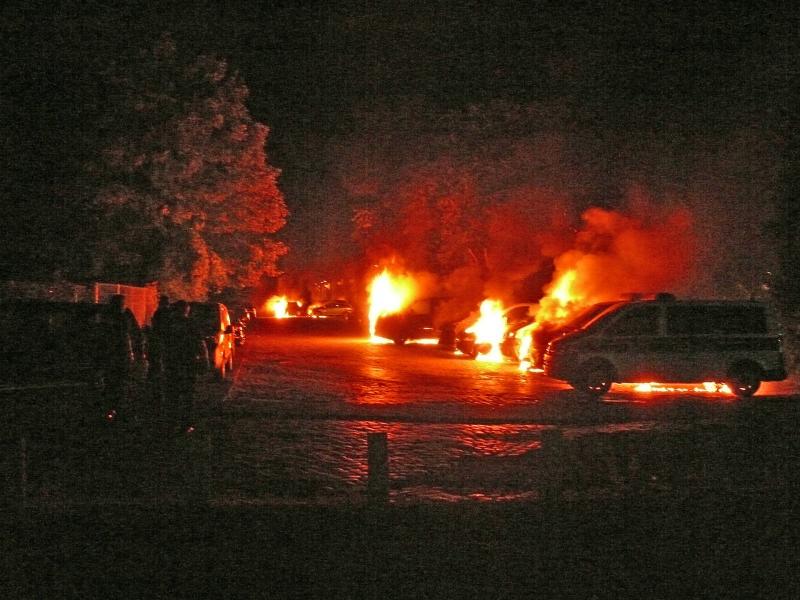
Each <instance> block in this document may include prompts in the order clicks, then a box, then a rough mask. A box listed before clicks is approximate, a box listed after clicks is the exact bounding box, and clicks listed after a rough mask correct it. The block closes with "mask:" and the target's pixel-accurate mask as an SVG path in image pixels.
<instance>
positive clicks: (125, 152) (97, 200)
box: [88, 35, 287, 299]
mask: <svg viewBox="0 0 800 600" xmlns="http://www.w3.org/2000/svg"><path fill="white" fill-rule="evenodd" d="M107 76H108V79H109V86H110V90H111V93H110V94H108V97H109V104H108V110H107V112H106V114H105V116H104V118H103V120H102V121H101V124H100V125H101V126H100V145H101V147H102V150H101V151H100V152H99V156H98V158H97V159H96V160H94V161H93V162H92V163H91V165H90V166H89V169H88V171H89V175H90V183H89V185H90V193H91V195H92V197H93V198H94V204H95V206H96V208H97V215H98V236H97V240H98V241H97V246H96V248H95V256H96V260H95V264H94V276H95V277H109V278H113V279H123V280H134V281H135V280H138V281H142V280H145V281H152V280H157V281H159V283H160V285H161V287H162V289H163V290H164V291H165V292H167V293H168V294H170V295H173V296H176V297H182V298H187V299H200V298H204V297H206V296H207V294H208V293H209V292H213V291H218V290H221V289H223V288H225V287H243V286H251V285H254V284H256V283H257V282H258V280H259V278H260V277H261V276H262V275H264V274H266V275H275V274H276V272H277V269H276V260H277V258H278V257H279V256H281V255H282V254H284V253H285V252H286V248H285V247H284V245H283V244H281V243H280V242H278V241H276V240H275V239H273V238H272V237H270V235H271V234H274V233H275V232H277V231H278V230H279V229H280V228H281V227H283V225H284V223H285V219H286V215H287V210H286V206H285V203H284V199H283V195H282V193H281V191H280V190H279V189H278V185H277V179H278V175H279V172H278V170H277V169H275V168H273V167H272V166H270V165H269V164H268V162H267V157H266V153H265V144H266V141H267V136H268V133H269V130H268V128H267V127H266V126H265V125H263V124H261V123H258V122H256V121H254V120H253V118H252V117H251V116H250V113H249V111H248V109H247V107H246V105H245V101H246V99H247V96H248V88H247V86H246V85H245V84H244V82H243V81H242V80H241V78H240V77H239V76H238V75H237V74H236V73H231V72H230V71H229V69H228V66H227V64H226V63H225V61H223V60H220V59H218V58H214V57H210V56H200V57H196V58H193V59H190V60H187V59H185V58H183V57H182V56H181V55H180V54H179V53H178V52H177V50H176V47H175V44H174V43H173V41H172V39H171V38H170V37H169V36H166V35H165V36H162V38H161V39H160V40H159V41H158V43H156V44H155V45H154V46H153V48H151V49H148V50H145V51H142V52H141V53H140V54H139V56H138V57H137V58H136V60H134V61H131V62H130V64H124V65H119V64H118V65H113V66H112V68H111V69H109V72H108V73H107Z"/></svg>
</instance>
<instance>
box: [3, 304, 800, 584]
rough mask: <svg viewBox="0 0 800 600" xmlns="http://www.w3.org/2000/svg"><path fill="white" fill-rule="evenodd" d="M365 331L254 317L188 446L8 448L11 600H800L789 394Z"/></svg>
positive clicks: (134, 423) (202, 404)
mask: <svg viewBox="0 0 800 600" xmlns="http://www.w3.org/2000/svg"><path fill="white" fill-rule="evenodd" d="M355 333H358V332H357V331H354V330H353V329H351V328H350V327H343V326H342V325H341V324H337V323H312V322H297V323H273V322H269V321H266V320H264V321H260V322H258V323H256V324H255V325H254V326H253V327H251V328H250V330H249V331H248V340H247V345H246V346H245V348H244V349H243V351H242V352H240V353H239V355H238V360H237V362H238V363H239V364H238V366H237V369H236V371H235V373H234V375H233V378H232V379H231V380H230V381H228V382H222V383H219V382H213V381H211V380H203V381H202V382H200V384H199V385H198V394H197V406H196V408H197V414H196V417H197V419H196V425H197V429H196V430H195V431H194V432H192V433H191V434H185V433H179V432H177V431H175V430H174V428H172V427H171V426H170V425H169V423H164V422H162V421H160V420H159V419H152V418H148V417H147V415H146V411H145V414H144V418H142V419H138V420H131V421H130V422H122V423H119V424H115V425H114V426H113V427H99V428H98V427H96V426H95V425H91V424H90V425H87V426H86V427H82V428H80V429H79V430H77V431H75V430H69V429H65V428H64V427H56V426H55V425H54V424H52V423H51V424H50V425H48V426H44V425H43V424H41V423H40V425H41V426H40V427H38V428H35V427H30V426H28V427H26V428H24V430H19V431H16V432H15V434H18V435H20V436H21V437H19V438H15V437H14V436H6V440H5V441H6V447H5V448H4V452H3V455H2V458H3V465H4V468H3V475H4V477H5V483H6V491H7V492H9V491H10V492H11V493H7V494H6V495H5V496H4V500H5V503H4V504H3V506H2V508H3V510H2V511H0V597H3V598H239V597H241V598H281V599H282V598H326V599H328V598H415V599H417V598H476V597H481V598H522V597H544V598H614V599H618V598H728V597H730V598H733V597H736V598H739V597H745V598H770V599H774V598H797V597H798V594H800V578H799V577H798V575H797V574H798V573H800V553H798V543H797V540H798V539H799V538H800V530H799V528H798V520H797V518H796V515H797V514H798V512H800V504H799V503H798V500H797V493H796V490H797V489H798V488H799V487H800V481H799V479H800V475H798V474H800V439H799V438H798V436H797V425H798V416H800V414H798V404H800V403H798V401H797V397H796V396H795V395H793V393H792V392H793V390H792V388H791V386H788V385H787V386H781V387H780V388H774V389H773V390H770V389H767V390H765V392H766V393H765V394H763V395H760V396H757V397H756V398H753V399H751V400H747V401H734V400H731V399H730V398H726V397H722V396H715V395H713V394H665V395H650V396H640V395H637V394H634V393H632V392H630V391H614V392H612V394H611V395H610V396H609V397H608V398H607V399H606V400H604V401H602V402H599V403H598V402H586V401H581V400H579V399H578V398H577V397H576V396H575V395H574V394H573V393H572V392H571V391H570V390H569V389H567V388H566V387H565V386H564V385H563V384H561V383H559V382H555V381H551V380H548V379H546V378H544V377H542V376H541V375H539V374H533V373H527V374H520V373H518V372H517V371H516V370H515V369H514V367H513V366H511V365H480V364H477V363H475V362H473V361H469V360H466V359H462V358H458V357H454V356H452V355H450V354H447V353H443V352H441V351H439V350H438V349H436V348H432V347H418V346H416V347H415V346H409V347H405V348H397V347H394V346H392V345H388V346H373V345H371V344H368V343H366V341H365V340H364V339H363V338H361V337H359V336H357V335H355ZM220 402H222V411H221V413H220V411H219V410H218V408H219V404H220ZM36 423H39V422H38V421H36V420H33V421H30V423H29V425H33V424H36ZM117 425H119V426H117ZM370 433H385V434H386V440H387V445H388V485H387V486H386V489H383V488H381V487H380V486H375V485H372V486H371V485H370V475H369V467H368V463H369V461H368V443H367V438H368V435H369V434H370ZM23 434H24V435H23ZM21 457H25V459H26V460H25V461H22V460H20V459H21ZM22 464H25V465H26V467H25V469H24V472H21V471H22V469H21V468H19V465H22ZM374 472H376V471H374ZM21 475H22V477H21ZM372 481H375V479H374V478H373V479H372ZM20 488H24V494H20V493H19V492H20V491H21V490H20ZM376 489H377V490H378V492H380V493H374V490H376ZM370 490H373V493H372V494H371V493H369V492H370Z"/></svg>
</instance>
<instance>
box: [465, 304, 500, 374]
mask: <svg viewBox="0 0 800 600" xmlns="http://www.w3.org/2000/svg"><path fill="white" fill-rule="evenodd" d="M466 332H467V333H474V334H475V344H476V345H485V344H488V345H489V350H488V351H487V352H483V353H481V352H479V353H478V355H477V356H476V357H475V359H476V360H479V361H483V362H503V360H504V358H503V353H502V351H501V350H500V344H501V343H502V342H503V336H504V335H505V333H506V318H505V317H504V316H503V305H502V304H501V302H500V301H499V300H488V299H487V300H484V301H483V302H481V316H480V317H479V318H478V320H477V321H476V322H475V324H474V325H472V326H470V327H469V328H467V329H466Z"/></svg>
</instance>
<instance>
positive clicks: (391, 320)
mask: <svg viewBox="0 0 800 600" xmlns="http://www.w3.org/2000/svg"><path fill="white" fill-rule="evenodd" d="M444 300H445V299H444V298H423V299H421V300H417V301H415V302H413V303H412V304H411V305H410V306H409V307H408V308H406V309H405V310H402V311H400V312H396V313H391V314H387V315H383V316H381V317H379V318H378V320H377V322H376V324H375V335H376V336H377V337H380V338H384V339H388V340H392V341H393V342H394V343H395V344H397V345H398V346H402V345H403V344H405V343H406V342H408V341H416V342H420V341H424V342H428V343H431V342H435V343H438V342H439V337H440V336H441V333H442V328H441V326H440V325H438V324H437V323H436V319H435V313H436V309H437V307H438V306H439V305H440V304H441V303H442V302H443V301H444Z"/></svg>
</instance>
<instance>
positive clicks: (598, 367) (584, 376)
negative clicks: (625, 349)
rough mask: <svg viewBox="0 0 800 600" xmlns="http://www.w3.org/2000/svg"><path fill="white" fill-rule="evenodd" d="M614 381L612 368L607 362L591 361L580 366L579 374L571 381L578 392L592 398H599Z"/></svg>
mask: <svg viewBox="0 0 800 600" xmlns="http://www.w3.org/2000/svg"><path fill="white" fill-rule="evenodd" d="M613 382H614V368H613V367H612V366H611V365H610V364H608V363H607V362H604V361H603V362H592V363H588V364H585V365H583V366H582V367H581V375H580V377H579V378H578V379H576V380H575V381H573V382H572V383H571V385H572V387H574V388H575V389H576V390H577V391H579V392H580V393H582V394H584V395H586V396H590V397H592V398H600V397H601V396H602V395H603V394H605V393H606V392H608V390H610V389H611V384H612V383H613Z"/></svg>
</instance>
